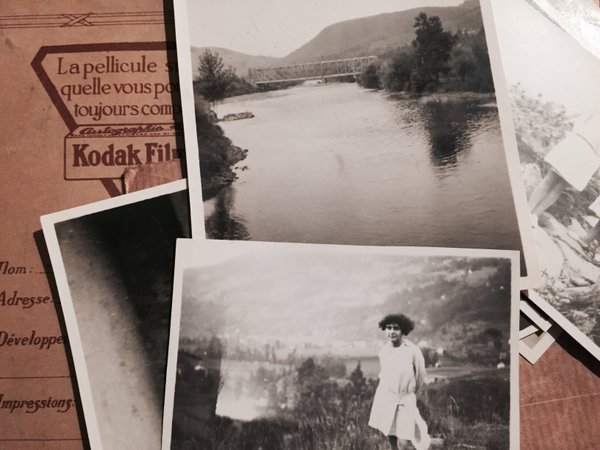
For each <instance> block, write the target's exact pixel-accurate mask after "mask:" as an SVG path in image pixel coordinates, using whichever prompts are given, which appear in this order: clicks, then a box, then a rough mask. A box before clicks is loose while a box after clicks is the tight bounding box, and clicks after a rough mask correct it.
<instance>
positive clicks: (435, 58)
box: [411, 13, 455, 91]
mask: <svg viewBox="0 0 600 450" xmlns="http://www.w3.org/2000/svg"><path fill="white" fill-rule="evenodd" d="M413 27H414V28H415V34H416V37H415V39H413V41H412V43H411V45H412V47H413V49H414V51H415V64H416V69H417V70H416V74H414V76H413V80H414V81H415V82H416V83H417V86H415V87H416V88H417V90H418V91H422V90H424V89H425V88H426V87H427V85H428V84H430V83H432V82H435V83H439V80H440V74H447V73H448V71H449V70H450V69H449V67H448V64H447V63H448V60H449V59H450V52H451V51H452V46H453V45H454V42H455V37H454V36H453V35H452V33H450V32H449V31H444V28H443V26H442V21H441V19H440V18H439V17H438V16H428V15H427V14H425V13H421V14H419V15H418V16H417V17H415V23H414V25H413Z"/></svg>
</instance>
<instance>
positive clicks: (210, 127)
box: [196, 108, 248, 200]
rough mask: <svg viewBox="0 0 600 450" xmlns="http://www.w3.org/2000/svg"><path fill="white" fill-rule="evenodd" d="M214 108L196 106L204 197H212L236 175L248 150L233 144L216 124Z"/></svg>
mask: <svg viewBox="0 0 600 450" xmlns="http://www.w3.org/2000/svg"><path fill="white" fill-rule="evenodd" d="M216 122H217V116H216V114H215V113H214V112H213V111H208V112H206V113H205V112H204V111H202V110H200V109H199V108H197V109H196V132H197V136H198V152H199V159H200V161H201V163H200V175H201V177H202V198H203V199H204V200H209V199H211V198H213V197H214V196H216V195H217V194H218V193H219V192H220V191H221V190H222V189H223V188H224V187H226V186H229V185H230V184H231V183H233V182H234V181H235V180H236V179H237V178H238V176H237V174H236V172H235V171H234V167H235V165H236V164H237V163H239V162H240V161H243V160H244V159H246V157H247V155H248V150H247V149H243V148H241V147H238V146H237V145H234V144H233V142H232V141H231V139H229V138H228V137H227V136H225V133H224V132H223V129H222V128H221V127H220V126H219V125H217V123H216Z"/></svg>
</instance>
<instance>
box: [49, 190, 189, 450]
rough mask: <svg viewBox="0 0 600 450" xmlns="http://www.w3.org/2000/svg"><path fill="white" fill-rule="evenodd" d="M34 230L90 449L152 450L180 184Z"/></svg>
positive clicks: (157, 432) (157, 429)
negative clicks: (54, 292) (44, 252)
mask: <svg viewBox="0 0 600 450" xmlns="http://www.w3.org/2000/svg"><path fill="white" fill-rule="evenodd" d="M41 220H42V225H43V230H44V237H45V240H46V243H47V246H48V251H49V254H50V258H51V262H52V267H53V271H54V276H55V278H56V283H57V288H58V292H59V296H60V309H61V311H62V314H63V316H64V321H65V325H66V328H67V332H68V336H69V350H70V352H71V355H72V359H73V365H74V368H75V373H76V374H77V385H78V386H77V387H78V390H79V392H80V396H81V398H80V401H81V405H82V409H83V416H84V419H85V429H86V431H87V440H88V442H89V446H90V448H91V449H92V450H101V449H106V450H109V449H110V450H130V449H133V448H135V449H145V450H153V449H160V447H161V427H162V412H163V400H164V392H165V378H166V362H167V348H168V347H167V346H168V338H169V325H170V314H171V300H172V285H173V264H174V259H175V243H176V240H177V238H181V237H189V236H190V229H189V228H190V227H189V208H188V198H187V189H186V183H185V180H183V181H178V182H175V183H169V184H165V185H163V186H159V187H156V188H151V189H146V190H144V191H140V192H136V193H133V194H127V195H122V196H119V197H115V198H112V199H109V200H104V201H101V202H97V203H92V204H89V205H85V206H81V207H77V208H73V209H69V210H66V211H61V212H57V213H54V214H50V215H47V216H42V218H41ZM86 448H87V447H86Z"/></svg>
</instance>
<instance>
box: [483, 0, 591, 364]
mask: <svg viewBox="0 0 600 450" xmlns="http://www.w3.org/2000/svg"><path fill="white" fill-rule="evenodd" d="M494 16H495V20H496V28H497V30H498V38H499V42H500V50H501V53H502V60H503V63H504V69H505V72H506V76H507V80H508V83H509V84H510V95H511V103H512V109H513V118H514V121H515V131H516V133H517V135H516V136H517V142H518V148H519V156H520V164H521V170H522V173H523V179H524V182H525V188H526V192H527V196H528V202H529V212H530V215H531V221H532V224H533V234H534V239H535V244H536V249H537V252H538V260H539V262H540V268H541V269H542V285H541V286H540V287H539V288H538V289H533V290H530V291H529V293H528V298H529V299H530V300H531V301H532V302H533V303H535V304H536V305H537V306H538V307H539V308H540V309H542V310H543V311H544V312H545V313H546V314H548V316H549V317H550V319H551V320H552V321H554V322H556V323H557V324H558V325H559V326H560V327H561V328H563V329H564V330H565V331H566V332H567V333H569V334H570V335H572V336H573V337H574V338H575V339H576V340H577V341H578V342H580V343H581V345H583V346H584V347H585V348H586V349H587V350H588V351H589V352H591V354H592V355H594V357H595V358H598V359H600V316H599V314H598V311H599V303H598V298H599V296H598V284H597V283H598V280H599V279H600V257H599V256H598V253H597V249H598V246H599V244H600V240H599V230H600V221H599V217H600V209H599V208H598V204H599V203H600V202H599V201H598V198H600V176H599V171H598V169H600V131H599V130H600V107H599V105H600V91H599V90H598V79H600V59H598V58H597V57H596V56H594V55H593V54H592V53H590V52H588V51H587V50H586V49H584V48H583V47H582V46H581V45H580V44H579V42H578V41H577V40H576V39H574V38H573V37H572V36H570V35H569V34H568V33H567V32H565V31H564V30H563V29H562V28H560V27H559V26H558V25H557V24H555V23H553V22H551V21H550V20H548V19H547V18H546V17H545V16H544V15H543V14H540V12H539V11H538V10H536V9H534V8H533V7H532V6H531V5H530V4H528V3H527V2H526V1H525V0H507V1H506V2H498V3H497V4H494ZM532 35H535V36H536V39H531V38H530V37H531V36H532Z"/></svg>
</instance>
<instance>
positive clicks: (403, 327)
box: [379, 314, 415, 336]
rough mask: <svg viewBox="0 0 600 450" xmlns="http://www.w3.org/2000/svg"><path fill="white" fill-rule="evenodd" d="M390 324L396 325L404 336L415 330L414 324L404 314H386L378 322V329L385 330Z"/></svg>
mask: <svg viewBox="0 0 600 450" xmlns="http://www.w3.org/2000/svg"><path fill="white" fill-rule="evenodd" d="M390 324H396V325H398V326H399V327H400V331H402V334H403V335H404V336H406V335H407V334H409V333H410V332H411V331H412V330H413V329H414V328H415V323H414V322H413V321H412V320H410V319H409V318H408V317H406V316H405V315H404V314H388V315H387V316H385V317H384V318H383V319H381V320H380V321H379V328H381V329H382V330H385V327H386V326H388V325H390Z"/></svg>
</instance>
